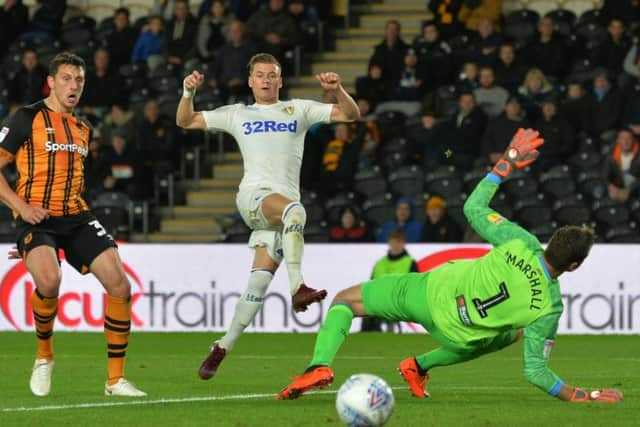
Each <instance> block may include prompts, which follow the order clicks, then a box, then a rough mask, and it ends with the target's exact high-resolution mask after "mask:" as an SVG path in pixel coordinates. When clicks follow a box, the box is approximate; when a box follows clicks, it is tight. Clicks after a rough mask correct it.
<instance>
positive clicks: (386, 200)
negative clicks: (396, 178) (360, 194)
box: [362, 193, 396, 226]
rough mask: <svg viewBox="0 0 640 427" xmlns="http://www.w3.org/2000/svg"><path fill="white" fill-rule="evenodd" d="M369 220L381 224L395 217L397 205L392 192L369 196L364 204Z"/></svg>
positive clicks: (363, 207) (364, 210)
mask: <svg viewBox="0 0 640 427" xmlns="http://www.w3.org/2000/svg"><path fill="white" fill-rule="evenodd" d="M362 210H363V212H364V216H365V218H366V220H367V221H369V222H371V223H372V224H374V225H376V226H379V225H382V224H383V223H384V222H386V221H389V220H391V219H393V218H394V217H395V210H396V209H395V206H394V204H393V196H392V195H391V193H386V194H378V195H375V196H373V197H370V198H368V199H367V200H365V201H364V203H363V204H362Z"/></svg>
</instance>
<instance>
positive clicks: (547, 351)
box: [542, 340, 555, 359]
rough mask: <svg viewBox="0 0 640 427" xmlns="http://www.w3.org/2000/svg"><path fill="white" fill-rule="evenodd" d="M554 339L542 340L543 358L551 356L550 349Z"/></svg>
mask: <svg viewBox="0 0 640 427" xmlns="http://www.w3.org/2000/svg"><path fill="white" fill-rule="evenodd" d="M554 343H555V341H554V340H544V350H543V352H542V354H543V355H544V358H545V359H548V358H549V356H551V349H553V344H554Z"/></svg>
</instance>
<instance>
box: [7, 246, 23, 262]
mask: <svg viewBox="0 0 640 427" xmlns="http://www.w3.org/2000/svg"><path fill="white" fill-rule="evenodd" d="M7 258H8V259H22V257H21V256H20V252H18V247H17V246H14V247H12V248H11V249H10V250H9V253H8V257H7Z"/></svg>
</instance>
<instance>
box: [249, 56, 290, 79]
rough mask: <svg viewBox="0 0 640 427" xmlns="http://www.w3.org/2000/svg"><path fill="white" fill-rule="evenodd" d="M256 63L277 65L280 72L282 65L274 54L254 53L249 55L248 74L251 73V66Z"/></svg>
mask: <svg viewBox="0 0 640 427" xmlns="http://www.w3.org/2000/svg"><path fill="white" fill-rule="evenodd" d="M256 64H273V65H275V66H276V67H278V70H279V71H280V72H282V65H280V62H278V60H277V59H276V57H275V56H273V55H271V54H270V53H256V54H255V55H253V56H252V57H251V59H250V60H249V63H248V64H247V68H249V74H251V73H253V67H254V66H255V65H256Z"/></svg>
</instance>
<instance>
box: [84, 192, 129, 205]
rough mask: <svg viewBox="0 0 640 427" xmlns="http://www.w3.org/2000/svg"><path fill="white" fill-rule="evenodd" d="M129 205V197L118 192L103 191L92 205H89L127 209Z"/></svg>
mask: <svg viewBox="0 0 640 427" xmlns="http://www.w3.org/2000/svg"><path fill="white" fill-rule="evenodd" d="M130 203H131V199H129V196H128V195H127V194H126V193H121V192H119V191H105V192H103V193H100V194H98V195H97V196H96V198H95V200H94V201H93V203H91V206H92V207H96V206H107V207H115V208H123V209H128V208H129V205H130Z"/></svg>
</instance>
